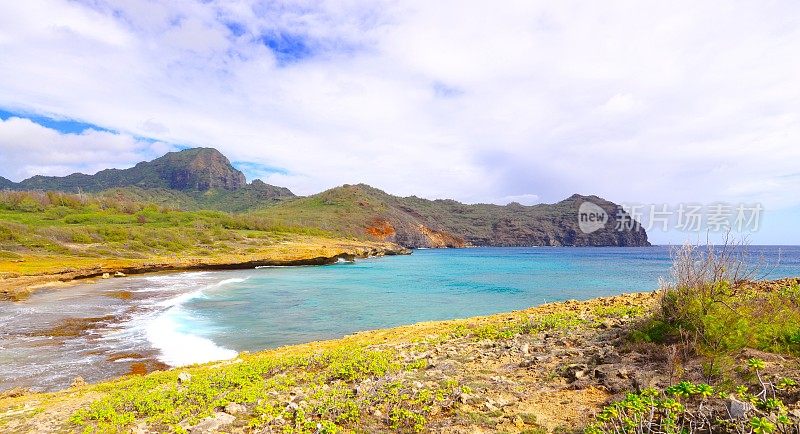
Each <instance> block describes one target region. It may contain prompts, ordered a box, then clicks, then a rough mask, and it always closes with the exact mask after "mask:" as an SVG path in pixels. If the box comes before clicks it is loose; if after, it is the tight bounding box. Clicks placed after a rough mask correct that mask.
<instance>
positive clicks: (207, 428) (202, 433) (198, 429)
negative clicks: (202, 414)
mask: <svg viewBox="0 0 800 434" xmlns="http://www.w3.org/2000/svg"><path fill="white" fill-rule="evenodd" d="M235 420H236V417H235V416H232V415H230V414H228V413H223V412H216V413H214V415H213V416H209V417H207V418H205V419H203V420H202V421H200V423H198V424H197V425H195V426H193V427H191V428H189V430H188V431H189V432H190V433H192V434H212V433H217V432H219V429H220V428H222V427H223V426H225V425H230V424H232V423H233V422H234V421H235Z"/></svg>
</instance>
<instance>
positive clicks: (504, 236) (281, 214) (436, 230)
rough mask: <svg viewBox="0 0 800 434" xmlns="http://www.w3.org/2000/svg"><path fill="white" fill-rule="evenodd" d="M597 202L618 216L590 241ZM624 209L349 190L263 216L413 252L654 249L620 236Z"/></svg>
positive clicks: (633, 234)
mask: <svg viewBox="0 0 800 434" xmlns="http://www.w3.org/2000/svg"><path fill="white" fill-rule="evenodd" d="M586 200H589V201H592V202H594V203H596V204H598V205H600V206H601V207H603V208H604V209H605V210H606V212H607V213H608V214H609V215H610V216H612V219H610V220H609V222H608V224H607V226H606V228H604V229H601V230H599V231H597V232H594V233H591V234H584V233H582V232H581V231H580V230H579V228H578V206H579V205H580V203H582V202H583V201H586ZM618 210H619V207H618V206H617V205H615V204H613V203H611V202H608V201H606V200H603V199H601V198H598V197H596V196H579V195H574V196H572V197H570V198H568V199H566V200H564V201H561V202H558V203H556V204H552V205H548V204H541V205H534V206H523V205H519V204H510V205H507V206H499V205H491V204H475V205H467V204H462V203H460V202H456V201H453V200H427V199H421V198H418V197H415V196H411V197H404V198H402V197H397V196H392V195H389V194H387V193H385V192H383V191H381V190H378V189H376V188H372V187H370V186H368V185H364V184H358V185H345V186H342V187H337V188H333V189H330V190H327V191H324V192H322V193H319V194H316V195H313V196H309V197H303V198H297V199H293V200H288V201H284V202H281V203H278V204H276V205H275V206H272V207H269V208H265V209H264V210H262V211H260V212H259V215H261V216H263V217H264V218H265V219H269V220H271V221H273V222H275V223H280V224H288V225H297V226H303V227H317V228H320V229H323V230H327V231H331V232H335V233H338V234H342V235H348V236H360V237H363V236H365V235H366V236H369V237H370V238H372V239H379V240H390V241H394V242H397V243H399V244H402V245H406V246H422V247H444V246H448V247H460V246H464V245H468V244H472V245H481V246H486V245H490V246H537V245H545V246H549V245H557V246H558V245H578V246H582V245H608V246H618V245H621V246H641V245H648V243H647V234H646V233H645V232H644V230H643V229H634V230H628V231H621V232H620V231H616V230H614V228H613V226H614V222H613V216H615V215H616V214H617V212H618Z"/></svg>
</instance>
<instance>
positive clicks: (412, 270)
mask: <svg viewBox="0 0 800 434" xmlns="http://www.w3.org/2000/svg"><path fill="white" fill-rule="evenodd" d="M749 251H750V252H751V257H752V258H758V257H763V260H762V261H761V262H762V264H761V267H760V270H759V272H758V274H756V277H758V278H779V277H787V276H800V247H794V246H793V247H776V246H750V247H749ZM670 263H671V260H670V248H668V247H659V246H654V247H642V248H591V247H589V248H556V247H536V248H470V249H431V250H416V251H414V253H413V254H412V255H408V256H392V257H383V258H371V259H362V260H357V261H356V262H355V263H338V264H334V265H327V266H316V267H312V266H309V267H266V268H258V269H251V270H232V271H202V272H181V273H164V274H150V275H141V276H132V277H126V278H119V279H109V280H101V281H99V282H97V283H92V284H81V285H76V286H72V287H68V288H63V289H54V290H47V291H40V292H37V293H35V294H34V295H33V296H32V297H31V298H30V299H29V300H26V301H24V302H18V303H12V302H0V390H4V389H8V388H11V387H17V386H20V387H28V388H32V389H34V390H55V389H59V388H63V387H67V386H69V384H70V383H71V382H72V380H73V379H74V378H75V377H77V376H81V377H83V378H84V379H85V380H86V381H89V382H94V381H101V380H104V379H107V378H111V377H114V376H118V375H124V374H126V373H128V372H130V370H131V366H132V365H133V364H134V363H138V362H141V361H142V360H158V361H159V362H161V363H164V364H166V365H169V366H182V365H188V364H192V363H201V362H207V361H212V360H221V359H228V358H232V357H235V356H236V354H237V353H238V352H241V351H257V350H261V349H267V348H274V347H278V346H282V345H289V344H296V343H302V342H309V341H314V340H320V339H330V338H336V337H341V336H344V335H346V334H349V333H353V332H356V331H360V330H368V329H376V328H385V327H392V326H397V325H402V324H411V323H415V322H419V321H428V320H444V319H453V318H464V317H470V316H475V315H486V314H491V313H497V312H504V311H510V310H515V309H522V308H527V307H530V306H534V305H538V304H542V303H547V302H554V301H562V300H568V299H578V300H581V299H589V298H594V297H599V296H607V295H613V294H619V293H624V292H637V291H651V290H655V289H656V288H657V287H658V282H659V278H668V277H669V268H670ZM81 321H83V322H81ZM64 324H67V325H72V327H71V328H70V327H67V331H66V332H64V331H63V329H64ZM75 324H78V326H75ZM84 326H85V327H84ZM56 328H59V329H60V330H62V333H60V335H61V336H52V334H53V333H52V330H53V329H56Z"/></svg>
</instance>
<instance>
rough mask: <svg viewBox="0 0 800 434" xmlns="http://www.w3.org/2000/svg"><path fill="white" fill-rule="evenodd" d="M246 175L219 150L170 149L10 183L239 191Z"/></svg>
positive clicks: (33, 187)
mask: <svg viewBox="0 0 800 434" xmlns="http://www.w3.org/2000/svg"><path fill="white" fill-rule="evenodd" d="M245 184H246V180H245V177H244V174H243V173H242V172H240V171H238V170H236V169H235V168H234V167H233V166H231V163H230V161H228V159H227V158H226V157H225V156H224V155H222V154H221V153H220V152H219V151H217V150H216V149H210V148H194V149H187V150H184V151H179V152H170V153H168V154H166V155H164V156H162V157H159V158H156V159H155V160H153V161H143V162H141V163H138V164H137V165H136V166H134V167H131V168H129V169H106V170H101V171H100V172H97V173H96V174H94V175H86V174H83V173H73V174H72V175H68V176H41V175H37V176H34V177H31V178H28V179H26V180H24V181H22V182H19V183H17V184H13V183H12V185H11V186H8V187H9V188H13V189H16V190H60V191H70V192H74V191H77V190H78V189H81V190H83V191H101V190H107V189H110V188H117V187H140V188H167V189H173V190H179V191H206V190H212V189H221V190H236V189H239V188H241V187H244V186H245Z"/></svg>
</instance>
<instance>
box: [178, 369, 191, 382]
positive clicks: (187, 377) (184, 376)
mask: <svg viewBox="0 0 800 434" xmlns="http://www.w3.org/2000/svg"><path fill="white" fill-rule="evenodd" d="M191 380H192V374H190V373H188V372H181V373H180V374H178V383H180V384H184V383H188V382H189V381H191Z"/></svg>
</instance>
